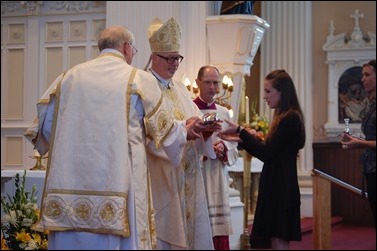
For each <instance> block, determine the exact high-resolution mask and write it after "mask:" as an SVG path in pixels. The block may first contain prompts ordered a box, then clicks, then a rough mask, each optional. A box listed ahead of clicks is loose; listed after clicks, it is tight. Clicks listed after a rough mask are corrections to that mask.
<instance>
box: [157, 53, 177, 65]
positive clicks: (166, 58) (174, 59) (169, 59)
mask: <svg viewBox="0 0 377 251" xmlns="http://www.w3.org/2000/svg"><path fill="white" fill-rule="evenodd" d="M156 56H159V57H160V58H163V59H165V60H166V62H168V64H173V63H174V62H175V61H178V63H180V62H182V60H183V56H181V55H179V56H172V57H164V56H161V55H158V54H156Z"/></svg>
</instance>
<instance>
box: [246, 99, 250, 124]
mask: <svg viewBox="0 0 377 251" xmlns="http://www.w3.org/2000/svg"><path fill="white" fill-rule="evenodd" d="M245 101H246V102H245V106H246V107H245V110H246V115H245V116H246V118H245V123H246V124H249V123H250V110H249V109H250V105H249V97H248V96H246V97H245Z"/></svg>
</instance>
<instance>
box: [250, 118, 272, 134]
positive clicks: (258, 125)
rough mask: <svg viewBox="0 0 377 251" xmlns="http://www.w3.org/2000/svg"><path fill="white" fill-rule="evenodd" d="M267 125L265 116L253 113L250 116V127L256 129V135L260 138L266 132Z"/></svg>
mask: <svg viewBox="0 0 377 251" xmlns="http://www.w3.org/2000/svg"><path fill="white" fill-rule="evenodd" d="M268 126H269V124H268V119H267V116H265V115H259V114H258V113H254V115H253V116H252V117H251V123H250V128H251V129H254V130H256V131H257V135H258V137H259V138H261V139H262V140H264V139H265V137H266V135H267V133H268Z"/></svg>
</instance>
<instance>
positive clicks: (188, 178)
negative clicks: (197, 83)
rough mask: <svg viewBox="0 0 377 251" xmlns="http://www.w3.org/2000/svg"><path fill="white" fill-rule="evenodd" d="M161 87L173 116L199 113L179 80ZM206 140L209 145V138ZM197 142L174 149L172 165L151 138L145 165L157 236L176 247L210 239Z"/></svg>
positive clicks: (207, 244) (207, 245)
mask: <svg viewBox="0 0 377 251" xmlns="http://www.w3.org/2000/svg"><path fill="white" fill-rule="evenodd" d="M160 88H161V90H162V92H163V96H164V98H165V99H166V100H167V102H168V103H169V104H170V105H169V108H166V109H167V111H168V112H169V113H170V114H173V115H174V117H175V119H177V120H181V121H182V120H186V119H188V118H189V117H191V116H194V115H196V116H202V113H201V112H200V111H199V109H198V108H197V107H196V105H195V104H194V103H193V102H192V99H191V97H190V96H189V93H188V92H187V90H186V87H185V86H184V85H183V84H182V83H180V82H178V81H174V80H172V83H170V89H168V88H165V87H162V86H161V85H160ZM202 141H203V139H202ZM206 144H207V145H208V144H209V145H210V146H212V143H211V142H206ZM198 145H199V144H197V142H195V141H189V142H187V143H186V145H185V146H184V148H183V151H182V152H179V151H178V150H177V153H176V154H177V155H180V154H181V159H180V162H179V165H178V166H174V165H173V164H172V163H171V161H169V158H168V157H167V155H166V154H165V152H164V151H162V149H156V147H155V143H154V142H153V141H150V142H149V143H148V154H147V156H148V165H149V166H150V172H151V183H152V194H153V202H154V207H155V212H156V229H157V237H158V238H159V239H161V240H162V241H165V242H167V243H170V244H171V245H173V246H174V247H175V248H178V247H179V248H182V249H206V250H210V249H213V243H212V236H211V229H210V223H209V216H208V208H207V202H206V197H205V191H204V184H203V177H202V173H201V169H200V163H199V153H198V149H201V148H204V147H198ZM202 145H203V143H202Z"/></svg>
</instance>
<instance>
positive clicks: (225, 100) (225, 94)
mask: <svg viewBox="0 0 377 251" xmlns="http://www.w3.org/2000/svg"><path fill="white" fill-rule="evenodd" d="M233 86H234V85H233V80H232V79H231V78H230V77H228V75H225V76H224V77H223V81H222V85H221V87H222V89H223V91H222V94H219V93H220V89H219V93H218V94H217V96H216V97H215V102H216V103H217V104H219V105H222V106H225V107H226V108H228V110H231V109H232V106H231V105H230V98H231V96H232V92H233Z"/></svg>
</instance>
